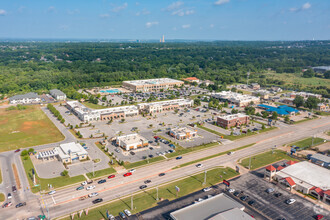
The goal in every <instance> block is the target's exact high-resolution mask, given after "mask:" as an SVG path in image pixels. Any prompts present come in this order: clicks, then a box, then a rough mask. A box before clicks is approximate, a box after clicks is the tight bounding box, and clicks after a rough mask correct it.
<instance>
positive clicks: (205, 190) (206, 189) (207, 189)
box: [203, 187, 212, 192]
mask: <svg viewBox="0 0 330 220" xmlns="http://www.w3.org/2000/svg"><path fill="white" fill-rule="evenodd" d="M211 189H212V188H211V187H207V188H204V189H203V192H208V191H210V190H211Z"/></svg>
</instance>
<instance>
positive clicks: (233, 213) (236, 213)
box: [209, 208, 254, 220]
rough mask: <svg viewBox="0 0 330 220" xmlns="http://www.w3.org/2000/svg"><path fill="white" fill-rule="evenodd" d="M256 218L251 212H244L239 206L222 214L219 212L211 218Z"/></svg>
mask: <svg viewBox="0 0 330 220" xmlns="http://www.w3.org/2000/svg"><path fill="white" fill-rule="evenodd" d="M233 219H235V220H254V218H252V217H251V216H250V215H249V214H247V213H246V212H243V211H242V210H240V209H238V208H233V209H230V210H228V211H225V212H222V213H220V214H217V215H215V216H213V217H211V218H209V220H233Z"/></svg>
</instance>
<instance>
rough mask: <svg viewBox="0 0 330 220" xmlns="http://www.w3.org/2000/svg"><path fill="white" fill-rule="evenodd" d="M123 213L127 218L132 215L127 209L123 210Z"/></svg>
mask: <svg viewBox="0 0 330 220" xmlns="http://www.w3.org/2000/svg"><path fill="white" fill-rule="evenodd" d="M124 212H125V214H126V215H127V216H128V217H129V216H131V215H132V213H131V212H130V211H129V210H128V209H125V210H124Z"/></svg>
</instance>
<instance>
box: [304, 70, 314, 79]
mask: <svg viewBox="0 0 330 220" xmlns="http://www.w3.org/2000/svg"><path fill="white" fill-rule="evenodd" d="M314 76H315V72H314V70H313V69H308V70H306V71H305V72H304V73H303V77H304V78H312V77H314Z"/></svg>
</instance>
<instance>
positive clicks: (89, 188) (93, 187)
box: [86, 185, 95, 190]
mask: <svg viewBox="0 0 330 220" xmlns="http://www.w3.org/2000/svg"><path fill="white" fill-rule="evenodd" d="M91 189H95V185H92V186H87V187H86V190H91Z"/></svg>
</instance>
